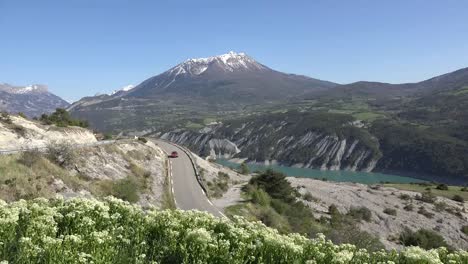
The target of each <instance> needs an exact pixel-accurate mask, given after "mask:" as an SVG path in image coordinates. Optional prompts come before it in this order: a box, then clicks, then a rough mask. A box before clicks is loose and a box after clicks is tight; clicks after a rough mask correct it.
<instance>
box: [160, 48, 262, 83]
mask: <svg viewBox="0 0 468 264" xmlns="http://www.w3.org/2000/svg"><path fill="white" fill-rule="evenodd" d="M213 65H217V66H219V68H220V69H222V70H224V71H225V72H234V71H237V70H264V69H267V68H266V67H265V66H263V65H261V64H260V63H258V62H256V61H255V60H254V59H252V58H251V57H249V56H248V55H247V54H245V53H243V52H241V53H236V52H233V51H230V52H229V53H226V54H222V55H219V56H214V57H207V58H197V59H188V60H186V61H185V62H183V63H181V64H179V65H177V66H175V67H174V68H172V69H170V70H169V71H168V73H169V74H170V75H173V76H174V77H176V76H178V75H182V74H188V75H191V76H196V75H201V74H202V73H204V72H205V71H206V70H207V69H208V68H209V67H210V66H213Z"/></svg>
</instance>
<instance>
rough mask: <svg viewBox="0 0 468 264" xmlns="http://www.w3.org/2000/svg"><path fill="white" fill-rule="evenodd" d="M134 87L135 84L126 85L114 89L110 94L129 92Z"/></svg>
mask: <svg viewBox="0 0 468 264" xmlns="http://www.w3.org/2000/svg"><path fill="white" fill-rule="evenodd" d="M133 88H135V85H133V84H129V85H127V86H124V87H122V88H120V89H117V90H114V91H112V92H111V93H110V94H109V95H115V94H123V93H125V92H128V91H130V90H132V89H133Z"/></svg>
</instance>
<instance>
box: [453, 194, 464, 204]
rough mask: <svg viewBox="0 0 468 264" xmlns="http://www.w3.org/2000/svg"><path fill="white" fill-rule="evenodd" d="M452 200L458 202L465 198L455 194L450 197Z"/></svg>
mask: <svg viewBox="0 0 468 264" xmlns="http://www.w3.org/2000/svg"><path fill="white" fill-rule="evenodd" d="M452 200H454V201H456V202H460V203H463V202H464V201H465V199H463V197H461V195H458V194H455V195H454V196H453V197H452Z"/></svg>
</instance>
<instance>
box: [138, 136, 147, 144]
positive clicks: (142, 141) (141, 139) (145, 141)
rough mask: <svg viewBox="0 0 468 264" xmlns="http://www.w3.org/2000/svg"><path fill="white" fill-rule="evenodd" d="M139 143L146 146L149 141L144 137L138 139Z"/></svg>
mask: <svg viewBox="0 0 468 264" xmlns="http://www.w3.org/2000/svg"><path fill="white" fill-rule="evenodd" d="M138 141H140V142H141V143H143V144H146V143H147V142H148V140H147V139H146V138H144V137H138Z"/></svg>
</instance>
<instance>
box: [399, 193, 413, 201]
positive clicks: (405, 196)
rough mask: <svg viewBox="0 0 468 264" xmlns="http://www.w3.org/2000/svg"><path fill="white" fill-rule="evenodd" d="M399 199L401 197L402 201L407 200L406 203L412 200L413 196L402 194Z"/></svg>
mask: <svg viewBox="0 0 468 264" xmlns="http://www.w3.org/2000/svg"><path fill="white" fill-rule="evenodd" d="M398 197H399V198H400V199H402V200H405V201H407V200H410V199H411V196H410V195H409V194H407V193H402V194H400V196H398Z"/></svg>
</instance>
